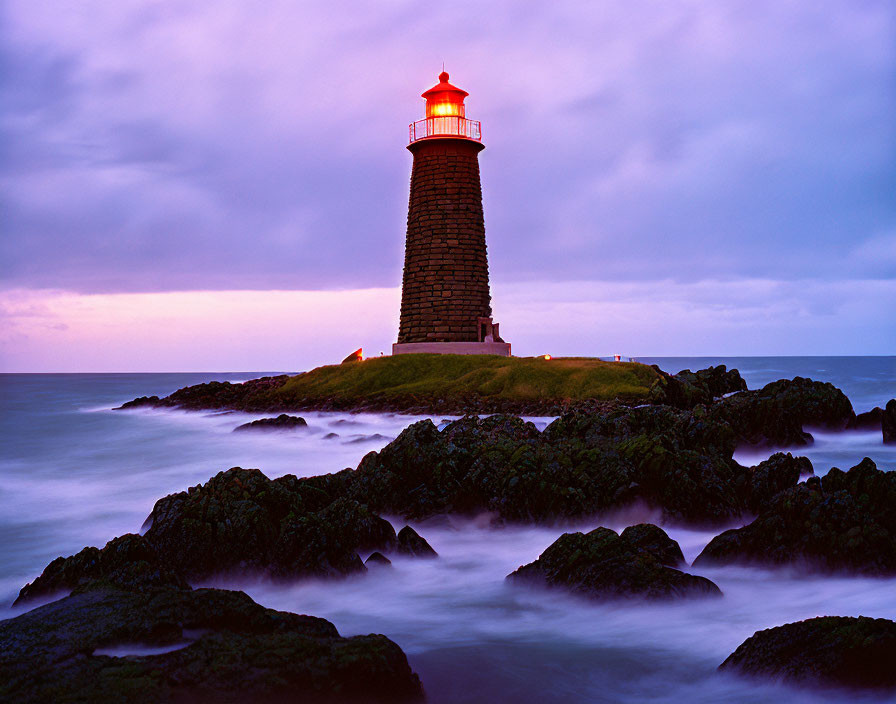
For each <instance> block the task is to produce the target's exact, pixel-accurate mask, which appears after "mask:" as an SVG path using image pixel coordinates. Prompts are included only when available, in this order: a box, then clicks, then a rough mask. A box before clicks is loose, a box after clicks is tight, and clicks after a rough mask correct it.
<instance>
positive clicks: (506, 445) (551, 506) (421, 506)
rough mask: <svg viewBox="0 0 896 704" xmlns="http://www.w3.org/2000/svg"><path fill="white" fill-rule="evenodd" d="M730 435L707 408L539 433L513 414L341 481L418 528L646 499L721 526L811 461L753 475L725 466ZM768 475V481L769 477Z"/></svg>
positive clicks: (452, 431) (619, 416) (425, 436)
mask: <svg viewBox="0 0 896 704" xmlns="http://www.w3.org/2000/svg"><path fill="white" fill-rule="evenodd" d="M735 447H736V436H735V433H734V431H733V430H732V429H731V428H730V426H728V425H727V424H724V423H719V422H716V421H714V420H713V419H712V418H711V417H710V416H709V414H708V412H707V411H706V409H705V408H703V407H700V406H698V407H697V408H696V409H694V410H693V411H685V410H681V409H676V408H672V407H669V406H641V407H638V408H625V407H615V408H612V409H608V410H605V411H602V412H595V413H571V414H567V415H564V416H561V417H560V418H558V419H557V420H555V421H554V422H553V423H551V424H550V425H549V426H548V427H547V428H546V429H545V431H544V432H543V433H539V432H538V430H537V429H536V428H535V426H534V425H532V424H531V423H528V422H525V421H523V420H521V419H519V418H517V417H514V416H502V415H495V416H489V417H488V418H485V419H479V418H477V417H474V416H467V417H465V418H462V419H460V420H458V421H454V422H453V423H450V424H448V425H447V426H446V427H445V428H444V430H443V431H441V432H440V431H439V430H438V429H437V428H436V426H435V425H434V424H433V423H432V422H431V421H428V420H425V421H420V422H418V423H414V424H413V425H411V426H409V427H408V428H407V429H405V430H404V431H403V432H402V433H401V434H400V435H399V436H398V438H396V439H395V440H394V441H393V442H392V443H390V444H389V445H387V446H386V447H385V448H383V450H381V451H380V452H377V453H370V454H368V455H367V456H366V457H365V458H364V459H363V460H362V462H361V464H360V465H359V467H358V469H357V471H355V472H352V473H343V474H341V475H340V476H341V480H342V481H344V484H345V488H344V491H345V492H346V494H347V495H348V496H352V497H353V498H355V499H356V500H358V501H362V500H363V501H366V502H367V503H368V505H370V506H371V508H372V509H373V510H375V511H378V512H382V513H387V514H397V515H401V516H404V517H406V518H411V519H422V518H427V517H430V516H434V515H438V514H444V513H476V512H481V511H492V512H495V513H496V514H498V516H499V517H500V518H502V519H505V520H511V521H551V520H556V519H561V518H575V517H584V516H591V515H594V514H596V513H599V512H601V511H605V510H609V509H613V508H618V507H621V506H625V505H627V504H629V503H631V502H633V501H636V500H643V501H645V502H647V503H648V504H650V505H652V506H656V507H658V508H660V509H662V510H663V512H664V514H665V515H666V517H668V518H671V519H676V520H684V521H690V522H696V523H719V522H722V521H725V520H728V519H730V518H732V517H736V516H739V515H741V514H742V513H743V512H745V511H751V510H755V507H756V506H758V505H761V504H762V503H763V502H764V501H766V500H767V499H768V498H769V496H770V494H771V493H772V492H773V491H774V490H775V489H777V490H780V489H783V488H785V487H787V486H792V485H794V484H796V482H797V480H798V478H799V474H800V471H803V470H806V471H808V470H809V469H810V467H809V465H808V464H807V462H808V461H807V460H800V461H799V462H794V463H791V464H792V466H793V467H794V468H796V469H793V471H785V468H784V467H783V465H786V464H787V463H786V462H782V463H779V464H781V465H782V466H781V467H778V465H777V464H775V466H774V467H768V468H763V467H760V468H759V469H758V470H755V471H754V470H753V469H750V468H746V467H742V466H741V465H739V464H738V463H737V462H735V461H734V460H733V459H732V455H733V452H734V449H735ZM773 470H774V471H773Z"/></svg>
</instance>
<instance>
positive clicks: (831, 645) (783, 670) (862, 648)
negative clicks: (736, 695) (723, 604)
mask: <svg viewBox="0 0 896 704" xmlns="http://www.w3.org/2000/svg"><path fill="white" fill-rule="evenodd" d="M894 664H896V623H894V622H893V621H888V620H887V619H883V618H864V617H861V616H860V617H858V618H850V617H845V616H821V617H819V618H811V619H808V620H806V621H799V622H797V623H788V624H787V625H784V626H777V627H776V628H768V629H766V630H764V631H757V632H756V633H755V634H753V635H752V636H751V637H750V638H748V639H747V640H745V641H744V642H743V643H742V644H741V645H740V646H739V647H738V648H737V650H735V651H734V652H733V653H732V654H731V655H729V656H728V659H727V660H725V662H723V663H722V665H721V666H720V668H719V669H721V670H728V671H732V672H738V673H741V674H746V675H753V676H766V677H774V678H783V679H786V680H789V681H791V682H797V683H804V684H809V685H828V686H831V685H833V686H839V687H850V688H875V689H877V688H885V689H894V688H896V667H894Z"/></svg>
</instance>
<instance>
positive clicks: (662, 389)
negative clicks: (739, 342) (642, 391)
mask: <svg viewBox="0 0 896 704" xmlns="http://www.w3.org/2000/svg"><path fill="white" fill-rule="evenodd" d="M653 369H654V370H655V371H656V372H657V374H658V378H657V380H656V381H655V382H654V383H653V386H651V388H650V400H651V402H652V403H658V404H664V405H669V406H674V407H676V408H684V409H688V408H693V407H694V406H697V405H698V404H704V405H709V404H711V403H712V402H713V400H714V399H716V398H719V397H721V396H725V395H727V394H732V393H735V392H738V391H746V390H747V382H745V381H744V380H743V378H742V377H741V375H740V372H738V371H737V369H731V370H729V369H728V368H727V367H726V366H725V365H724V364H720V365H718V366H715V367H707V368H706V369H701V370H700V371H696V372H692V371H691V370H690V369H684V370H682V371H680V372H678V374H675V375H671V374H668V373H666V372H664V371H663V370H661V369H660V368H659V367H657V366H656V365H653Z"/></svg>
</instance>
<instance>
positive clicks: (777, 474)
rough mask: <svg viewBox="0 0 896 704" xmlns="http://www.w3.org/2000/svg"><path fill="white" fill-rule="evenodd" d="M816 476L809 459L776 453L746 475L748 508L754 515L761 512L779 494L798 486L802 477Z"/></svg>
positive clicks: (744, 490)
mask: <svg viewBox="0 0 896 704" xmlns="http://www.w3.org/2000/svg"><path fill="white" fill-rule="evenodd" d="M810 474H814V470H813V468H812V462H810V461H809V458H808V457H800V456H796V457H795V456H794V455H792V454H790V453H789V452H788V453H784V452H776V453H775V454H773V455H772V456H771V457H769V458H768V459H767V460H764V461H762V462H760V463H759V464H758V465H756V466H755V467H750V468H749V470H748V471H747V473H746V474H745V475H744V479H745V486H744V489H743V493H744V495H745V497H746V504H747V508H748V509H749V510H750V511H752V512H753V513H759V512H761V511H762V510H763V509H764V508H765V507H766V506H767V505H768V504H769V502H770V501H771V500H772V498H774V497H775V496H777V495H778V494H779V493H781V492H782V491H784V490H785V489H789V488H790V487H793V486H796V485H797V484H798V483H799V480H800V478H801V477H803V476H806V475H810Z"/></svg>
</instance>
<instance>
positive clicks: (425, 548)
mask: <svg viewBox="0 0 896 704" xmlns="http://www.w3.org/2000/svg"><path fill="white" fill-rule="evenodd" d="M396 542H397V547H398V552H400V553H402V554H404V555H413V556H415V557H438V556H439V553H437V552H436V551H435V550H433V549H432V546H430V544H429V543H427V542H426V540H425V539H424V538H422V537H421V536H420V534H419V533H418V532H417V531H415V530H414V529H413V528H411V527H410V526H405V527H404V528H402V529H401V530H400V531H398V538H397V541H396Z"/></svg>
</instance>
